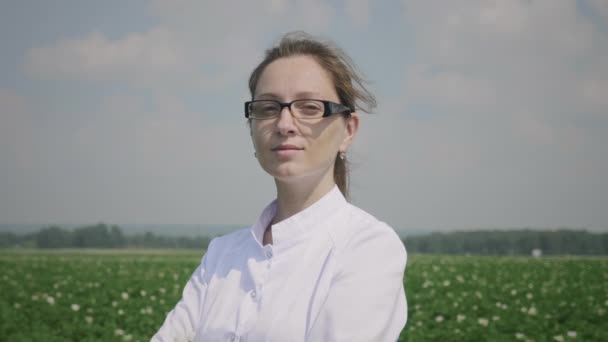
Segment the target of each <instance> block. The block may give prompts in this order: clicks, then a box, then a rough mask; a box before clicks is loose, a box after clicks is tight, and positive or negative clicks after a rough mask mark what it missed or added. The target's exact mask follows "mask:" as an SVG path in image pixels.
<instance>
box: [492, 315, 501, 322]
mask: <svg viewBox="0 0 608 342" xmlns="http://www.w3.org/2000/svg"><path fill="white" fill-rule="evenodd" d="M499 319H500V317H498V316H492V320H493V321H498V320H499Z"/></svg>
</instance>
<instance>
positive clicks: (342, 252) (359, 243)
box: [329, 203, 407, 269]
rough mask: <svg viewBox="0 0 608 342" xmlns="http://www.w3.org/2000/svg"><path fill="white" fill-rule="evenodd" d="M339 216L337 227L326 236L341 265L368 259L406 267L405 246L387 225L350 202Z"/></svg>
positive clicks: (396, 266) (397, 266)
mask: <svg viewBox="0 0 608 342" xmlns="http://www.w3.org/2000/svg"><path fill="white" fill-rule="evenodd" d="M339 217H340V221H339V224H337V225H336V227H335V229H332V230H331V231H330V233H329V234H330V238H331V239H332V242H333V244H334V254H335V256H336V257H338V258H340V259H344V260H343V261H344V262H347V260H352V261H354V260H359V261H361V260H367V261H376V262H382V263H384V264H393V265H394V266H393V267H395V268H401V269H404V268H405V264H406V263H407V252H406V250H405V246H404V244H403V242H402V241H401V238H400V237H399V235H397V233H396V232H395V230H394V229H393V228H392V227H391V226H389V225H388V224H387V223H386V222H383V221H380V220H379V219H377V218H376V217H375V216H373V215H371V214H370V213H368V212H366V211H364V210H363V209H361V208H359V207H357V206H355V205H352V204H350V203H348V204H347V205H346V207H345V208H344V210H342V211H341V213H340V215H339ZM389 261H393V262H389Z"/></svg>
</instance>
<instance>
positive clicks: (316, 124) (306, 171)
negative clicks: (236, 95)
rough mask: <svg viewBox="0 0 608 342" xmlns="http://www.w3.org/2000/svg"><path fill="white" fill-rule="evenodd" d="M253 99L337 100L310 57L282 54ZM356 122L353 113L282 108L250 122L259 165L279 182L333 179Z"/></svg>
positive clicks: (264, 74)
mask: <svg viewBox="0 0 608 342" xmlns="http://www.w3.org/2000/svg"><path fill="white" fill-rule="evenodd" d="M254 99H255V100H262V99H272V100H278V101H281V102H291V101H293V100H297V99H319V100H328V101H332V102H337V103H339V102H340V100H339V98H338V95H337V94H336V91H335V89H334V85H333V82H332V80H331V78H330V76H329V74H328V73H327V72H326V71H325V70H324V69H323V68H322V67H321V66H320V65H319V64H318V63H317V62H316V61H315V60H314V59H313V58H312V57H310V56H293V57H287V58H280V59H278V60H275V61H274V62H272V63H270V64H269V65H268V66H267V67H266V68H265V70H264V71H263V72H262V74H261V76H260V78H259V80H258V84H257V87H256V90H255V94H254ZM358 120H359V118H358V117H357V115H356V114H355V113H352V114H351V116H350V117H348V118H345V117H344V116H342V115H340V114H334V115H331V116H329V117H325V118H319V119H297V118H294V117H293V116H292V114H291V112H290V110H289V109H288V108H283V110H282V111H281V113H280V116H279V117H277V118H275V119H268V120H251V138H252V140H253V145H254V148H255V150H256V155H257V158H258V161H259V163H260V165H261V166H262V168H263V169H264V170H265V171H266V172H268V173H269V174H270V175H272V176H273V177H274V178H276V179H278V180H282V181H290V180H296V179H298V178H302V177H314V178H317V177H318V178H321V177H333V165H334V161H335V158H336V155H337V153H338V152H339V151H344V152H346V150H347V148H348V146H349V145H350V143H351V142H352V138H353V137H354V135H355V133H356V131H357V128H358V122H359V121H358ZM279 147H283V148H286V147H287V148H292V149H289V150H280V149H277V148H279Z"/></svg>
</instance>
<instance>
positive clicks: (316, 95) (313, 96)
mask: <svg viewBox="0 0 608 342" xmlns="http://www.w3.org/2000/svg"><path fill="white" fill-rule="evenodd" d="M255 98H256V99H259V98H270V99H276V100H279V99H280V98H281V97H280V96H278V95H277V94H275V93H262V94H259V95H257V96H255ZM295 98H296V99H319V100H324V99H325V97H324V96H322V95H321V94H320V93H316V92H312V91H303V92H299V93H296V95H295Z"/></svg>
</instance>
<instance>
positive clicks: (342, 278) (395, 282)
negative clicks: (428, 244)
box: [306, 223, 407, 341]
mask: <svg viewBox="0 0 608 342" xmlns="http://www.w3.org/2000/svg"><path fill="white" fill-rule="evenodd" d="M380 228H381V229H380V230H378V229H369V230H367V231H366V232H364V233H362V234H359V235H360V236H358V237H355V238H353V241H351V242H349V243H348V244H347V245H346V247H345V248H344V250H343V251H342V252H339V253H340V254H341V255H339V256H336V257H337V258H338V259H337V260H339V261H338V264H337V271H336V275H335V276H334V278H333V281H332V283H331V285H330V289H329V292H328V294H327V298H326V300H325V303H324V305H323V306H322V307H321V309H320V312H319V314H318V316H317V318H316V319H315V320H314V322H313V324H312V326H311V328H310V330H309V334H308V336H307V339H306V340H307V341H396V340H397V339H398V338H399V335H400V333H401V330H402V329H403V328H404V326H405V323H406V321H407V302H406V297H405V290H404V285H403V281H404V279H403V275H404V272H405V266H406V263H407V253H406V251H405V247H404V246H403V243H402V242H401V240H400V239H399V237H398V236H397V234H396V233H395V232H394V230H393V229H392V228H390V227H389V226H387V225H386V224H384V223H382V224H381V225H380Z"/></svg>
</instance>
